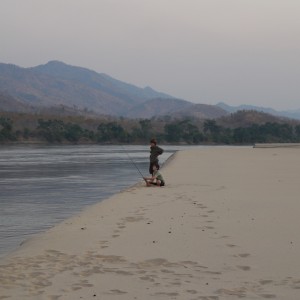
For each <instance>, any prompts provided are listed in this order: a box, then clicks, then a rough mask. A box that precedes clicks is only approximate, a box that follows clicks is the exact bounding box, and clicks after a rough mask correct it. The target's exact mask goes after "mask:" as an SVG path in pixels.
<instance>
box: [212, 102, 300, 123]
mask: <svg viewBox="0 0 300 300" xmlns="http://www.w3.org/2000/svg"><path fill="white" fill-rule="evenodd" d="M217 106H218V107H220V108H222V109H224V110H226V111H227V112H229V113H235V112H237V111H239V110H255V111H259V112H264V113H267V114H270V115H273V116H278V117H285V118H290V119H296V120H300V109H298V110H286V111H277V110H275V109H273V108H270V107H260V106H253V105H239V106H230V105H228V104H226V103H224V102H220V103H218V104H217Z"/></svg>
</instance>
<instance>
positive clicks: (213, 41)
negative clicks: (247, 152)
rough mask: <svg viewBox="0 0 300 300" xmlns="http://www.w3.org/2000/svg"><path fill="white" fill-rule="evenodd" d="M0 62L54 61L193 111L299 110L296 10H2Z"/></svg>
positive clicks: (227, 1)
mask: <svg viewBox="0 0 300 300" xmlns="http://www.w3.org/2000/svg"><path fill="white" fill-rule="evenodd" d="M0 38H1V46H0V62H2V63H12V64H16V65H19V66H21V67H32V66H37V65H40V64H45V63H47V62H48V61H49V60H60V61H62V62H65V63H67V64H71V65H75V66H80V67H85V68H89V69H92V70H94V71H96V72H99V73H106V74H108V75H110V76H112V77H114V78H116V79H119V80H122V81H124V82H127V83H131V84H134V85H137V86H139V87H145V86H151V87H152V88H154V89H155V90H158V91H161V92H165V93H168V94H170V95H172V96H175V97H178V98H181V99H185V100H188V101H191V102H194V103H204V104H217V103H218V102H221V101H223V102H226V103H227V104H230V105H240V104H251V105H259V106H265V107H272V108H275V109H278V110H283V109H299V108H300V0H0Z"/></svg>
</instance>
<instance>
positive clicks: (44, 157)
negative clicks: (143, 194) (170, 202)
mask: <svg viewBox="0 0 300 300" xmlns="http://www.w3.org/2000/svg"><path fill="white" fill-rule="evenodd" d="M162 148H164V150H165V152H164V153H163V155H161V156H160V162H161V163H163V162H164V161H166V159H167V158H168V157H169V156H170V155H172V154H173V153H174V152H175V151H177V150H181V149H184V148H187V146H162ZM148 161H149V147H148V146H132V145H130V146H101V145H88V146H87V145H79V146H77V145H76V146H37V145H30V146H23V145H19V146H1V147H0V257H1V256H2V257H3V256H4V255H6V254H7V253H9V252H10V251H13V250H14V249H16V248H17V247H18V246H19V245H20V243H21V242H22V241H24V240H26V239H27V238H29V237H30V236H32V235H33V234H35V233H39V232H41V231H44V230H46V229H48V228H50V227H52V226H54V225H55V224H57V223H59V222H61V221H63V220H65V219H66V218H68V217H70V216H72V215H74V214H76V213H78V212H80V211H81V210H82V209H83V208H84V207H85V206H87V205H91V204H95V203H98V202H100V201H101V200H103V199H105V198H107V197H109V196H111V195H112V194H114V193H117V192H120V191H121V190H123V189H125V188H127V187H129V186H131V185H133V184H135V183H136V182H138V181H140V180H141V175H140V174H139V171H138V170H137V168H138V169H139V170H140V171H141V172H142V174H144V175H147V176H148Z"/></svg>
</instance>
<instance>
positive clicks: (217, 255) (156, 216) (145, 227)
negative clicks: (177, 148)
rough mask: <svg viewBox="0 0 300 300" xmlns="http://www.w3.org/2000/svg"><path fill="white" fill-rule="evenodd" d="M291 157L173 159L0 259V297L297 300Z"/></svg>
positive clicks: (252, 152) (192, 153)
mask: <svg viewBox="0 0 300 300" xmlns="http://www.w3.org/2000/svg"><path fill="white" fill-rule="evenodd" d="M299 169H300V161H299V149H290V148H268V149H260V148H257V149H254V148H250V147H239V148H226V147H216V148H201V149H192V150H185V151H181V152H177V153H176V154H175V156H174V159H172V160H171V161H169V162H168V164H167V165H166V166H165V167H164V168H163V170H162V174H163V175H164V177H165V179H166V182H167V185H166V186H165V187H163V188H156V187H150V188H147V187H145V185H144V183H139V184H137V185H135V186H133V187H131V188H130V189H127V190H125V191H123V192H121V193H119V194H116V195H114V196H112V197H110V198H109V199H107V200H105V201H104V202H102V203H100V204H97V205H94V206H92V207H89V208H88V209H86V210H85V211H84V212H82V213H81V214H79V215H77V216H75V217H73V218H70V219H68V220H66V221H65V222H63V223H61V224H60V225H58V226H55V227H54V228H52V229H51V230H49V231H47V232H46V233H44V234H42V235H39V236H36V237H35V238H33V239H31V240H29V241H27V242H26V243H24V244H23V245H22V247H20V249H19V250H18V251H16V252H14V253H12V254H11V255H10V256H8V257H7V258H6V259H5V260H1V271H0V299H33V300H34V299H51V300H54V299H64V300H65V299H72V300H73V299H125V300H127V299H128V300H129V299H130V300H131V299H239V298H242V297H243V298H244V299H270V298H277V299H297V297H298V296H297V295H298V293H299V288H300V271H299V270H300V262H299V250H300V237H299V234H298V228H299V223H300V221H299V209H300V203H299V199H298V198H299V183H298V178H299V176H298V174H299Z"/></svg>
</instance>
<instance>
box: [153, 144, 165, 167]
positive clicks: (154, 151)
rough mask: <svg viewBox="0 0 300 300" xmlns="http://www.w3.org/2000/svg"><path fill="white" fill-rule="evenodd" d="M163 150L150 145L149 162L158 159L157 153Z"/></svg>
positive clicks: (161, 152) (159, 153)
mask: <svg viewBox="0 0 300 300" xmlns="http://www.w3.org/2000/svg"><path fill="white" fill-rule="evenodd" d="M163 152H164V150H163V149H162V148H160V147H158V146H151V147H150V163H154V162H156V161H158V158H157V157H158V155H161V154H163Z"/></svg>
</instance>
